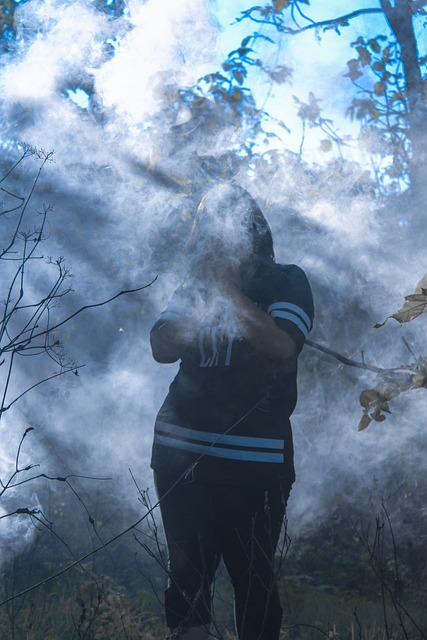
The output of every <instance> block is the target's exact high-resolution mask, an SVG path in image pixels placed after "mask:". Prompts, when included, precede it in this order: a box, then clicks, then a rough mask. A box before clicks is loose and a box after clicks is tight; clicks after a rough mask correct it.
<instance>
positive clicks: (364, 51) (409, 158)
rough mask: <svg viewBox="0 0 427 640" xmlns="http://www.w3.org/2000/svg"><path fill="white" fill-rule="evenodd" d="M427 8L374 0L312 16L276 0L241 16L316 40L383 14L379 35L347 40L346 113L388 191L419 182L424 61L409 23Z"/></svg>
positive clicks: (426, 109) (295, 1)
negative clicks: (349, 93)
mask: <svg viewBox="0 0 427 640" xmlns="http://www.w3.org/2000/svg"><path fill="white" fill-rule="evenodd" d="M315 4H316V8H317V6H318V5H319V3H315V2H312V3H311V5H312V6H314V5H315ZM373 4H374V3H373ZM426 6H427V2H426V1H425V0H410V1H407V0H396V2H394V3H391V2H390V1H389V0H379V2H378V6H372V7H366V8H360V9H356V10H354V11H351V12H349V13H344V14H342V15H338V16H333V17H331V18H328V19H325V20H315V19H313V18H311V17H310V2H308V1H307V0H280V1H274V2H272V3H269V4H267V5H265V6H254V7H251V8H249V9H246V10H244V11H242V12H241V16H240V18H239V19H240V21H242V20H250V21H252V22H255V23H256V24H264V25H268V26H270V27H272V28H273V29H274V30H276V31H277V32H278V33H279V34H280V35H281V36H283V37H290V36H297V35H298V34H301V33H304V32H306V31H314V32H315V33H316V36H317V37H318V38H321V37H322V34H323V33H324V32H326V31H330V30H333V31H335V32H336V33H337V34H338V35H340V34H341V32H342V30H343V29H345V28H346V27H349V26H350V25H352V24H355V21H356V20H357V19H358V18H361V17H368V18H369V17H370V16H375V17H379V16H380V17H382V18H383V21H384V31H385V34H384V33H380V34H376V33H369V34H367V35H365V34H361V35H360V36H359V37H358V38H357V39H356V41H355V42H353V43H352V47H353V48H354V50H355V52H356V57H353V58H351V59H350V60H349V61H348V62H347V72H346V74H345V75H347V76H348V77H349V78H350V79H351V80H352V82H353V83H354V84H355V86H356V88H357V89H358V93H359V96H357V97H355V98H353V99H352V100H351V102H350V104H349V107H348V110H347V113H348V115H349V116H350V117H351V118H356V119H358V120H359V121H360V122H361V125H362V127H361V140H362V141H363V142H364V143H365V145H368V148H369V151H370V152H371V154H372V157H373V160H374V165H375V167H376V169H377V176H378V180H379V182H380V184H381V185H382V187H383V189H384V190H385V191H386V192H387V191H390V190H391V191H399V190H402V189H405V188H407V186H408V185H412V186H413V187H415V188H420V187H421V185H422V182H423V171H422V169H421V165H422V164H423V163H424V162H425V143H424V142H423V135H420V132H423V133H424V134H425V132H426V122H427V88H426V86H427V85H426V78H425V76H426V61H427V60H426V56H421V55H419V53H418V36H417V33H416V29H415V20H420V19H421V18H424V16H426V9H425V7H426ZM375 24H376V23H375ZM360 28H361V29H362V28H363V29H364V30H366V29H367V26H364V27H360ZM424 28H425V26H424V25H423V26H422V29H421V34H423V33H424V31H423V30H424ZM419 37H420V38H422V35H421V36H419Z"/></svg>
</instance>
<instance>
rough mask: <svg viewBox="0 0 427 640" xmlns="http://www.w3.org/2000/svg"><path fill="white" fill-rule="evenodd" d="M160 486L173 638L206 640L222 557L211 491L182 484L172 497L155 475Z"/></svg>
mask: <svg viewBox="0 0 427 640" xmlns="http://www.w3.org/2000/svg"><path fill="white" fill-rule="evenodd" d="M155 482H156V490H157V493H158V496H159V498H160V499H161V502H160V510H161V514H162V520H163V527H164V530H165V535H166V542H167V547H168V569H169V580H168V587H167V589H166V591H165V613H166V623H167V626H168V627H169V628H170V629H171V637H172V638H180V639H181V638H182V639H186V638H187V636H188V640H191V639H192V638H193V637H194V640H196V639H197V640H198V639H199V638H200V639H202V638H207V637H208V632H207V628H208V627H209V624H210V622H211V584H212V581H213V579H214V576H215V572H216V569H217V567H218V563H219V558H220V550H219V546H218V536H217V534H216V531H217V527H216V524H217V518H216V507H215V501H214V500H213V499H212V493H211V492H212V488H211V487H210V486H209V485H206V484H203V483H198V482H195V481H182V482H180V483H179V484H178V485H177V486H176V487H174V489H173V490H172V491H171V492H170V493H169V494H167V493H166V492H167V491H168V489H169V488H170V486H171V485H172V484H173V481H172V480H170V479H168V478H165V477H162V476H159V475H156V478H155ZM165 494H166V495H165ZM162 496H164V497H163V498H162Z"/></svg>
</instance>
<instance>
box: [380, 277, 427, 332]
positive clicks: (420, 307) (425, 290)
mask: <svg viewBox="0 0 427 640" xmlns="http://www.w3.org/2000/svg"><path fill="white" fill-rule="evenodd" d="M426 310H427V274H426V275H425V276H424V277H423V278H422V279H421V280H420V281H419V283H418V284H417V286H416V289H415V293H412V294H410V295H409V296H405V304H404V305H403V307H402V308H401V309H399V311H396V313H393V314H392V315H391V316H388V318H394V319H395V320H397V321H398V322H400V323H404V322H410V321H411V320H414V318H418V316H420V315H421V314H422V313H424V312H425V311H426ZM388 318H386V319H385V320H384V322H381V323H380V324H376V325H375V329H379V327H382V326H383V325H384V324H385V323H386V322H387V320H388Z"/></svg>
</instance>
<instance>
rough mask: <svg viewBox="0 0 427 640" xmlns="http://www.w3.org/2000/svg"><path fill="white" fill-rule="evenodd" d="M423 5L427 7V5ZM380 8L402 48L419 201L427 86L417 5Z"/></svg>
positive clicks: (404, 1)
mask: <svg viewBox="0 0 427 640" xmlns="http://www.w3.org/2000/svg"><path fill="white" fill-rule="evenodd" d="M418 4H419V5H420V3H418ZM424 4H427V1H426V2H425V3H424ZM411 5H412V6H411ZM381 6H382V8H383V10H384V13H385V15H386V18H387V20H388V23H389V25H390V27H391V29H392V31H393V33H394V35H395V36H396V39H397V41H398V43H399V45H400V48H401V61H402V66H403V71H404V76H405V83H406V100H407V107H408V126H409V130H408V138H409V140H410V142H411V148H412V156H411V161H410V166H409V172H410V179H411V188H412V190H413V195H414V196H415V199H416V200H417V199H418V198H417V195H421V190H422V189H423V188H424V186H425V180H426V178H425V167H426V156H427V154H426V146H427V120H426V118H427V100H426V98H427V95H426V93H427V86H426V81H425V80H424V79H423V77H422V75H421V69H420V65H419V56H418V48H417V39H416V36H415V32H414V25H413V7H414V5H413V3H412V2H411V1H410V0H396V1H395V4H394V6H392V5H391V3H390V0H381ZM420 6H421V5H420Z"/></svg>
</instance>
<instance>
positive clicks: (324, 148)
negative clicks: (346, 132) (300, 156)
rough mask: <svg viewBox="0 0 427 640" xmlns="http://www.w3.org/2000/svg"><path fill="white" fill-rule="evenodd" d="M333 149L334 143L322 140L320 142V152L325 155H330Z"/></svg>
mask: <svg viewBox="0 0 427 640" xmlns="http://www.w3.org/2000/svg"><path fill="white" fill-rule="evenodd" d="M331 149H332V142H331V141H330V140H328V139H325V140H321V142H320V150H321V151H323V152H324V153H328V151H330V150H331Z"/></svg>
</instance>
